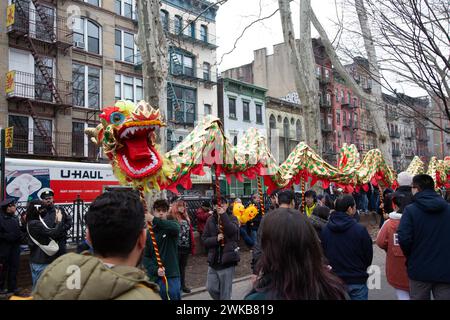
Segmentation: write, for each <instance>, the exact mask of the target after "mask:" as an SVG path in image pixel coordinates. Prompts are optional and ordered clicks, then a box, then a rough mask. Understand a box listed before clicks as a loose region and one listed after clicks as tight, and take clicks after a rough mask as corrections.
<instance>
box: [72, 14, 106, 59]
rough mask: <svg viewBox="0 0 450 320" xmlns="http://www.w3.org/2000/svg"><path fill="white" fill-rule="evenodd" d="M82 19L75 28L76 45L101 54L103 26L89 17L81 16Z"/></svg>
mask: <svg viewBox="0 0 450 320" xmlns="http://www.w3.org/2000/svg"><path fill="white" fill-rule="evenodd" d="M80 20H81V21H80V23H79V24H77V25H76V27H75V28H74V30H73V32H74V33H73V41H74V46H75V47H76V48H79V49H83V50H85V51H87V52H91V53H96V54H101V27H100V26H99V25H97V24H96V23H94V22H93V21H91V20H89V19H86V18H80ZM77 27H78V28H77Z"/></svg>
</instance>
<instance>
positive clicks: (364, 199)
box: [361, 193, 369, 212]
mask: <svg viewBox="0 0 450 320" xmlns="http://www.w3.org/2000/svg"><path fill="white" fill-rule="evenodd" d="M361 210H362V211H364V212H367V211H368V210H369V200H368V199H367V195H366V194H365V193H364V194H362V195H361Z"/></svg>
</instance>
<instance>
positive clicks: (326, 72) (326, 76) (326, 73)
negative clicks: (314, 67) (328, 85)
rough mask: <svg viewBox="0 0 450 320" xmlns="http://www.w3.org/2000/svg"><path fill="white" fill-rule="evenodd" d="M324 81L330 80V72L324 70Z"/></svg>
mask: <svg viewBox="0 0 450 320" xmlns="http://www.w3.org/2000/svg"><path fill="white" fill-rule="evenodd" d="M325 79H327V80H329V79H330V70H328V69H325Z"/></svg>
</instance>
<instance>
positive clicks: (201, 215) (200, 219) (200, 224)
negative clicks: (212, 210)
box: [196, 207, 211, 235]
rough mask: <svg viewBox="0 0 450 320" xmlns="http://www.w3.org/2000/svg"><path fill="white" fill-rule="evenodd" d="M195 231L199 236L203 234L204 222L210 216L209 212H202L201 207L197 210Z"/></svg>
mask: <svg viewBox="0 0 450 320" xmlns="http://www.w3.org/2000/svg"><path fill="white" fill-rule="evenodd" d="M196 216H197V231H198V232H199V233H200V235H202V234H203V230H205V224H206V220H208V218H209V217H210V216H211V215H210V214H209V211H206V210H204V209H203V208H202V207H200V208H198V209H197V213H196Z"/></svg>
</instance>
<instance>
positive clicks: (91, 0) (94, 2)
mask: <svg viewBox="0 0 450 320" xmlns="http://www.w3.org/2000/svg"><path fill="white" fill-rule="evenodd" d="M84 2H87V3H89V4H92V5H94V6H97V7H100V0H84Z"/></svg>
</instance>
